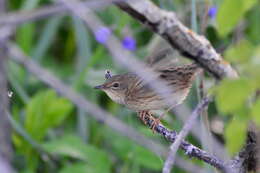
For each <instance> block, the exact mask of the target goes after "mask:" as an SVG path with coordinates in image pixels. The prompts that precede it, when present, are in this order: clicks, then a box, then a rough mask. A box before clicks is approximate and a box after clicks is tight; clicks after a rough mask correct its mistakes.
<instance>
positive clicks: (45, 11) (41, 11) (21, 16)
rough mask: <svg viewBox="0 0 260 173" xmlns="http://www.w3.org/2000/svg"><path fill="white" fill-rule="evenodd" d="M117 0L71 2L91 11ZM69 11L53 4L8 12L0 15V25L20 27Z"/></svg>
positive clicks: (64, 7) (63, 6) (62, 6)
mask: <svg viewBox="0 0 260 173" xmlns="http://www.w3.org/2000/svg"><path fill="white" fill-rule="evenodd" d="M116 1H119V0H92V1H83V2H82V1H80V2H75V1H74V2H71V3H72V4H74V5H76V6H79V5H80V6H87V7H89V8H91V9H98V8H104V7H106V6H107V5H109V4H111V3H113V2H116ZM68 11H69V9H68V8H67V7H66V6H65V5H63V4H54V5H49V6H45V7H42V8H38V9H33V10H27V11H18V12H11V13H10V12H9V13H7V14H2V15H0V25H13V26H15V25H21V24H23V23H27V22H33V21H36V20H39V19H43V18H46V17H49V16H53V15H57V14H59V15H63V14H65V13H66V12H68Z"/></svg>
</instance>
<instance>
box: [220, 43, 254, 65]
mask: <svg viewBox="0 0 260 173" xmlns="http://www.w3.org/2000/svg"><path fill="white" fill-rule="evenodd" d="M252 50H254V46H253V45H252V44H251V43H250V42H249V41H247V40H241V41H239V42H238V43H237V44H235V45H232V46H231V47H229V48H228V49H227V50H226V51H225V53H224V57H225V59H227V60H229V61H232V62H236V63H245V62H247V61H248V59H250V58H251V56H252V54H253V51H252Z"/></svg>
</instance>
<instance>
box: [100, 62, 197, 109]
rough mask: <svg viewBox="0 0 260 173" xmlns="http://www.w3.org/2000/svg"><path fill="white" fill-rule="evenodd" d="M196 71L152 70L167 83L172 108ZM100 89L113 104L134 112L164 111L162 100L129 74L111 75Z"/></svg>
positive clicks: (191, 67)
mask: <svg viewBox="0 0 260 173" xmlns="http://www.w3.org/2000/svg"><path fill="white" fill-rule="evenodd" d="M199 70H200V68H199V67H198V66H197V65H196V64H189V65H183V66H178V67H170V68H166V69H165V68H163V67H162V68H158V69H156V70H155V72H156V74H158V78H160V79H161V80H164V81H166V82H167V84H168V85H169V87H170V88H171V89H172V90H171V92H170V93H166V94H167V95H169V96H170V98H172V104H171V105H172V106H174V105H178V104H180V103H181V102H182V101H183V100H184V99H185V98H186V96H187V95H188V92H189V89H190V87H191V85H192V80H193V79H194V76H195V74H196V73H197V72H198V71H199ZM96 88H99V89H102V90H103V91H104V92H106V94H107V95H108V96H109V97H110V98H111V99H112V100H113V101H115V102H117V103H119V104H123V105H125V106H127V107H128V108H130V109H133V110H136V111H143V110H157V109H163V108H166V107H167V105H166V103H165V101H164V100H163V99H162V97H161V96H159V95H158V94H157V93H155V92H154V91H153V90H152V89H151V88H150V87H149V86H148V84H146V83H145V82H144V81H142V80H141V79H140V78H139V77H138V76H137V75H135V74H133V73H125V74H121V75H114V76H112V77H111V78H109V79H107V80H106V82H105V83H104V84H103V85H100V86H97V87H96Z"/></svg>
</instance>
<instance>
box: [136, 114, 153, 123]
mask: <svg viewBox="0 0 260 173" xmlns="http://www.w3.org/2000/svg"><path fill="white" fill-rule="evenodd" d="M138 115H139V118H140V120H141V121H142V122H143V123H144V124H145V125H146V124H147V122H146V116H151V114H150V113H149V111H140V112H138Z"/></svg>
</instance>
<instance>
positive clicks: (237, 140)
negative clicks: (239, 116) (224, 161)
mask: <svg viewBox="0 0 260 173" xmlns="http://www.w3.org/2000/svg"><path fill="white" fill-rule="evenodd" d="M246 125H247V122H244V121H240V120H236V119H233V120H232V121H231V122H229V123H228V124H227V127H226V129H225V139H226V146H227V149H228V151H229V153H230V154H231V155H233V154H235V153H237V152H238V151H239V150H240V149H241V147H242V146H243V144H244V143H245V140H246V129H247V126H246Z"/></svg>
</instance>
